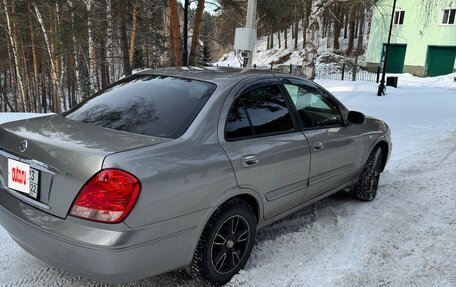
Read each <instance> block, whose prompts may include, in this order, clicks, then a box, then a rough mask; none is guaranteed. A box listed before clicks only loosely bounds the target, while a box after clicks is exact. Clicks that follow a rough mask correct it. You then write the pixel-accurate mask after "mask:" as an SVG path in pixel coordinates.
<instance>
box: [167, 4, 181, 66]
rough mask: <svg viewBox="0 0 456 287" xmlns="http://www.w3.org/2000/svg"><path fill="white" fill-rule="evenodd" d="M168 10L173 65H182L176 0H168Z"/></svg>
mask: <svg viewBox="0 0 456 287" xmlns="http://www.w3.org/2000/svg"><path fill="white" fill-rule="evenodd" d="M168 5H169V11H170V25H171V31H172V33H171V35H172V42H173V47H174V65H175V66H176V67H181V66H182V42H181V41H182V36H181V32H180V23H179V13H178V12H177V2H176V0H168Z"/></svg>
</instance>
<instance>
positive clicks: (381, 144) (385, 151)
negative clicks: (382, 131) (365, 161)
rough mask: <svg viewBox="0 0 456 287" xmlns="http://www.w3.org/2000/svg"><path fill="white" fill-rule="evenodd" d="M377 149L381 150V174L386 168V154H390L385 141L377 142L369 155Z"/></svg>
mask: <svg viewBox="0 0 456 287" xmlns="http://www.w3.org/2000/svg"><path fill="white" fill-rule="evenodd" d="M377 148H380V149H381V150H382V170H381V171H382V172H383V171H384V170H385V167H386V162H387V160H388V154H389V152H390V148H389V145H388V143H387V142H386V141H384V140H382V141H379V142H377V143H376V144H375V145H374V147H373V148H372V149H371V151H370V152H369V154H371V153H372V151H374V150H376V149H377Z"/></svg>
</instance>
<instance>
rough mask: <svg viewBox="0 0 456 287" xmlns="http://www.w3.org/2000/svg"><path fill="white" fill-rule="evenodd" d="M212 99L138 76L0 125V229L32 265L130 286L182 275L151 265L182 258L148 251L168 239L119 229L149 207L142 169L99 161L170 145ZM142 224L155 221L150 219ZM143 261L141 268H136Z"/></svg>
mask: <svg viewBox="0 0 456 287" xmlns="http://www.w3.org/2000/svg"><path fill="white" fill-rule="evenodd" d="M214 89H215V85H213V84H209V83H204V82H200V81H192V80H186V79H180V78H174V77H169V76H156V75H135V76H132V77H129V78H127V79H124V80H122V81H120V82H118V83H116V84H114V85H113V86H111V87H109V88H108V89H105V90H104V91H102V92H100V93H98V94H95V95H94V96H93V97H92V98H90V99H88V100H86V101H84V102H83V103H81V104H80V105H78V106H76V107H74V108H73V109H72V110H70V111H68V112H66V113H64V114H62V115H52V116H45V117H39V118H35V119H30V120H22V121H17V122H11V123H7V124H4V125H2V126H1V127H0V224H1V225H2V226H4V227H5V228H6V229H7V231H8V232H9V233H10V234H11V236H12V237H13V239H15V241H16V242H17V243H18V244H19V245H21V246H22V247H23V248H24V249H26V250H27V251H29V252H30V253H32V254H34V255H35V256H37V257H39V258H41V259H43V260H44V261H48V262H50V263H52V264H56V265H59V266H62V267H64V268H66V269H69V270H72V271H74V272H75V273H78V274H85V275H87V276H89V277H92V278H97V279H101V280H106V281H116V282H119V281H129V280H132V279H137V278H143V277H146V276H147V275H149V274H150V272H151V270H152V272H155V271H153V270H156V271H157V272H162V271H165V270H169V269H170V268H171V269H172V268H176V267H179V266H180V265H183V264H184V263H183V262H179V261H178V260H177V261H175V262H172V260H164V261H163V262H162V264H159V262H158V263H157V264H156V265H157V267H156V268H155V269H154V266H153V264H152V263H150V262H149V260H150V258H160V257H163V256H165V254H166V255H169V254H171V253H173V252H175V251H179V250H178V249H176V248H174V247H172V248H171V249H172V250H169V249H170V247H168V244H165V243H163V242H159V243H155V244H152V242H153V241H154V239H158V238H160V236H165V235H166V236H168V235H169V234H172V233H173V232H174V231H173V230H172V228H169V230H167V231H164V233H165V234H161V233H162V232H157V231H156V230H155V228H158V227H154V226H152V227H151V228H149V229H147V228H144V227H141V228H131V227H130V226H128V225H127V224H126V223H125V219H126V218H127V217H128V216H129V214H130V213H131V211H132V210H133V209H134V207H135V206H136V205H137V202H138V200H140V198H147V196H146V194H147V193H148V192H149V190H148V189H149V186H148V182H147V181H146V182H143V181H144V178H140V176H141V173H140V172H138V170H140V167H136V168H131V167H128V166H126V167H122V163H121V162H111V166H110V167H109V166H107V164H106V162H105V161H106V159H107V157H108V156H109V155H114V154H119V153H120V154H121V153H125V152H128V151H131V150H137V149H140V148H149V149H150V148H153V147H155V146H161V145H165V146H166V144H170V143H172V142H173V141H174V139H176V138H178V137H180V136H181V135H182V134H183V133H184V132H185V131H186V130H187V129H188V127H189V125H190V124H191V123H192V121H193V120H194V119H195V117H196V115H197V114H198V113H199V111H200V110H201V108H202V107H203V106H204V104H205V103H206V102H207V100H208V99H209V97H210V96H211V94H212V93H213V91H214ZM138 161H139V162H140V163H143V164H144V161H141V160H138ZM114 166H115V167H114ZM142 193H143V195H141V194H142ZM146 221H148V222H149V223H152V222H154V221H155V218H154V215H153V213H151V214H150V216H149V217H148V218H147V219H146ZM129 223H130V225H132V226H139V225H141V224H136V223H135V221H134V220H131V221H130V222H129ZM177 231H179V230H177ZM150 233H154V235H151V234H150ZM138 234H139V235H138ZM181 236H183V235H181ZM144 245H146V246H145V247H144ZM141 246H143V247H142V248H141ZM189 249H190V248H189ZM142 254H147V256H148V259H147V258H142V259H138V257H141V255H142ZM120 255H121V256H120ZM189 256H191V255H189ZM183 258H184V257H183ZM141 261H144V262H141ZM182 261H188V259H187V258H185V259H182ZM136 263H137V264H136ZM141 266H142V267H141Z"/></svg>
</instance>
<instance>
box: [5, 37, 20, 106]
mask: <svg viewBox="0 0 456 287" xmlns="http://www.w3.org/2000/svg"><path fill="white" fill-rule="evenodd" d="M6 38H8V39H9V36H8V31H7V33H6ZM10 47H11V43H10V42H9V41H6V50H7V51H8V63H9V78H10V80H9V84H10V92H11V93H12V94H13V95H14V94H15V92H16V89H17V85H16V79H15V77H14V76H13V75H14V69H15V66H14V60H13V55H12V52H11V50H12V49H11V48H10ZM13 106H14V110H13V111H18V110H19V105H18V102H17V97H16V96H14V97H13Z"/></svg>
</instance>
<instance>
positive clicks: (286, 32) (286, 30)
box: [283, 26, 288, 49]
mask: <svg viewBox="0 0 456 287" xmlns="http://www.w3.org/2000/svg"><path fill="white" fill-rule="evenodd" d="M287 28H288V27H287V26H285V29H284V31H283V40H284V41H285V43H284V44H285V49H288V29H287Z"/></svg>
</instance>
